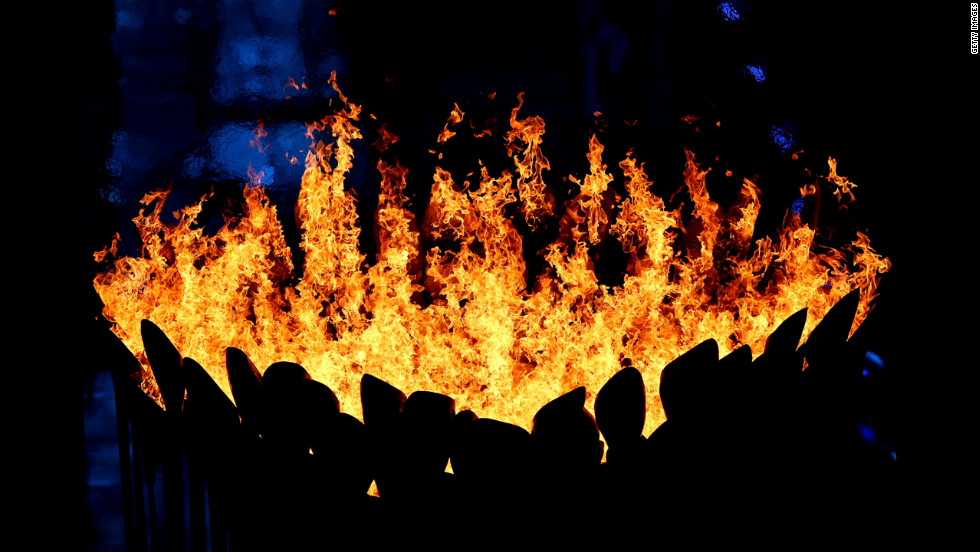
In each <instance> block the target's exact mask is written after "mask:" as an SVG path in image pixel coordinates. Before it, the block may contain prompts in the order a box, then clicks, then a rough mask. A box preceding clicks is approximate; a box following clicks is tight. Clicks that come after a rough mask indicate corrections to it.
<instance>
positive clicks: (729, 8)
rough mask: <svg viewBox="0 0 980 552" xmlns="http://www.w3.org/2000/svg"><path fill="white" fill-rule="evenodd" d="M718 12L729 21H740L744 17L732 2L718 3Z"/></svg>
mask: <svg viewBox="0 0 980 552" xmlns="http://www.w3.org/2000/svg"><path fill="white" fill-rule="evenodd" d="M718 12H719V13H720V14H721V16H722V17H724V18H725V19H726V20H728V21H738V20H739V19H740V18H741V17H742V16H740V15H739V13H738V10H736V9H735V5H734V4H732V3H731V2H722V3H721V4H718Z"/></svg>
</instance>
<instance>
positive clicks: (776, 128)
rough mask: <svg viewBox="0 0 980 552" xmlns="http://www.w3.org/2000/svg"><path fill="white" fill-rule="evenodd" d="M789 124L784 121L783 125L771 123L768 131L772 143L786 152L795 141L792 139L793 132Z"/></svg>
mask: <svg viewBox="0 0 980 552" xmlns="http://www.w3.org/2000/svg"><path fill="white" fill-rule="evenodd" d="M790 126H791V125H790V123H785V124H783V125H772V129H771V130H770V131H769V136H770V138H771V139H772V143H773V144H775V145H776V147H777V148H779V151H782V152H787V151H789V150H790V149H791V148H792V147H793V146H795V145H796V141H795V140H793V132H792V130H790Z"/></svg>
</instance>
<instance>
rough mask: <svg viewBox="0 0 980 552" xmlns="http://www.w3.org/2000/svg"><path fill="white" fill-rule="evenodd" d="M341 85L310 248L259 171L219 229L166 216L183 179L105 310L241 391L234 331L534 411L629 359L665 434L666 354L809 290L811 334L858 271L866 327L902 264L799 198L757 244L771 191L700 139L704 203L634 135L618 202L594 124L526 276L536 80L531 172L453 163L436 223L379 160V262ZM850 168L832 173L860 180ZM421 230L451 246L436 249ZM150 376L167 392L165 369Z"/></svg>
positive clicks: (436, 182) (515, 141) (314, 186)
mask: <svg viewBox="0 0 980 552" xmlns="http://www.w3.org/2000/svg"><path fill="white" fill-rule="evenodd" d="M331 84H333V86H334V87H335V88H336V82H335V80H331ZM338 93H339V90H338ZM339 97H340V99H341V103H342V107H341V109H340V110H339V111H338V112H337V113H335V114H332V115H329V116H327V117H325V118H324V119H323V120H321V121H318V122H316V123H313V124H311V125H309V136H310V137H311V138H312V137H313V136H314V131H317V130H319V131H327V130H329V132H331V133H332V135H333V137H334V142H333V143H330V144H324V143H323V142H317V143H315V144H313V145H312V146H311V148H310V149H309V152H308V154H307V159H306V171H305V173H304V175H303V179H302V188H301V191H300V193H299V197H298V200H297V204H296V212H295V215H296V218H297V221H298V224H299V226H300V228H301V229H302V239H301V242H300V247H301V248H302V250H303V252H304V253H305V261H304V264H303V266H301V267H295V266H293V263H292V260H291V259H292V256H291V255H290V251H289V248H288V247H287V244H286V240H285V238H284V235H283V230H282V227H281V225H280V223H279V220H278V213H277V211H276V207H275V206H273V205H271V204H270V203H269V200H268V198H267V196H266V195H265V193H264V191H263V190H262V188H261V187H258V186H255V185H249V186H246V187H245V189H244V201H245V204H244V214H243V216H242V217H241V218H240V219H228V220H226V221H225V224H224V225H223V226H222V228H221V229H220V230H218V231H217V233H216V234H215V235H213V236H208V235H205V234H204V233H203V232H202V230H201V228H199V227H197V226H196V225H195V222H196V217H197V216H198V214H199V213H200V212H201V208H202V205H203V202H204V201H206V200H207V199H208V198H207V197H205V198H203V199H202V200H201V202H199V203H197V204H195V205H192V206H189V207H185V208H184V209H183V210H181V211H180V212H177V213H174V217H175V218H176V223H173V224H168V223H164V222H162V220H161V211H162V208H163V204H164V201H165V200H166V197H167V194H168V192H167V191H159V192H153V193H150V194H147V195H146V197H144V198H143V200H142V203H143V204H144V205H145V206H146V208H145V209H144V210H143V211H142V212H141V213H140V215H139V216H138V217H136V218H135V219H134V221H133V222H134V223H135V224H136V227H137V229H138V231H139V235H140V238H141V240H142V242H143V246H142V250H141V254H140V256H139V257H135V258H133V257H123V258H117V257H116V243H117V241H118V236H117V237H116V238H115V239H114V240H113V242H112V245H111V246H110V247H109V248H107V249H105V250H103V251H101V252H98V253H96V254H95V258H96V260H98V261H101V262H111V266H110V267H108V269H107V270H106V271H105V272H103V273H101V274H98V275H97V276H96V278H95V282H94V284H95V288H96V290H97V291H98V293H99V295H100V297H101V298H102V300H103V302H104V304H105V308H104V311H103V313H104V316H105V317H106V318H107V319H108V320H109V321H111V322H113V323H114V324H113V331H114V332H115V333H116V335H117V336H119V338H120V339H122V340H123V341H124V342H125V344H126V345H127V346H128V347H129V348H130V350H131V351H132V352H133V353H134V354H135V355H136V357H137V358H138V359H139V360H140V361H141V362H142V363H143V365H144V366H147V361H146V356H145V353H144V351H143V345H142V342H141V340H140V330H139V327H140V321H141V320H143V319H150V320H151V321H152V322H154V323H155V324H156V325H157V326H159V327H160V328H161V329H162V330H163V331H164V332H166V334H167V335H168V336H169V337H170V338H171V339H172V340H173V342H174V344H175V345H176V346H177V348H178V350H180V351H181V354H182V355H184V356H189V357H193V358H194V359H196V360H197V361H198V362H199V363H200V364H201V365H202V366H204V367H205V368H206V369H207V370H208V372H209V373H210V374H211V375H212V377H214V379H215V380H216V381H217V382H218V383H219V385H221V387H222V388H223V389H225V390H226V392H227V391H228V390H229V389H230V388H229V384H228V381H227V375H226V372H225V369H224V358H225V357H224V355H225V349H226V348H227V347H236V348H239V349H241V350H243V351H245V352H246V354H247V355H248V356H249V357H250V358H251V359H252V361H253V362H254V363H255V365H256V366H258V367H259V368H260V369H264V368H265V367H267V366H269V365H270V364H272V363H273V362H276V361H292V362H297V363H299V364H301V365H303V366H304V367H305V368H306V369H307V370H308V371H309V372H310V374H311V375H312V376H313V377H314V378H315V379H317V380H319V381H322V382H323V383H325V384H327V385H328V386H329V387H330V388H331V389H333V390H334V391H335V392H336V394H337V396H338V397H339V399H340V401H341V403H342V404H341V407H342V410H344V411H346V412H351V413H354V414H355V415H357V414H359V413H360V412H361V411H360V408H361V407H360V402H359V399H358V397H359V394H358V389H359V382H360V379H361V376H362V375H363V374H365V373H369V374H373V375H375V376H377V377H379V378H382V379H384V380H386V381H388V382H390V383H391V384H393V385H395V386H396V387H398V388H400V389H403V390H405V391H407V392H411V391H415V390H430V391H436V392H439V393H444V394H446V395H449V396H451V397H453V398H454V399H455V400H456V402H457V408H459V409H467V408H468V409H472V410H474V411H475V412H477V413H478V414H479V415H481V416H489V417H493V418H496V419H499V420H503V421H507V422H511V423H515V424H518V425H522V426H524V427H528V424H529V423H530V421H531V419H532V417H533V415H534V413H535V412H536V411H537V410H538V409H539V408H540V407H541V406H543V405H544V404H545V403H547V402H548V401H550V400H551V399H553V398H555V397H557V396H558V395H560V394H562V393H563V392H566V391H569V390H571V389H573V388H575V387H578V386H583V385H584V386H586V388H587V389H588V390H589V391H590V395H589V399H588V407H589V408H590V409H591V408H592V405H593V402H594V394H593V393H594V392H595V391H596V390H598V389H599V388H600V387H601V386H602V384H603V383H605V382H606V381H607V380H608V379H609V377H611V376H612V375H613V374H614V373H616V372H617V371H618V370H619V369H620V368H621V367H622V365H623V364H624V363H625V362H627V361H628V362H629V363H631V364H632V366H634V367H636V368H637V369H638V370H640V371H641V373H642V374H643V375H644V379H645V381H646V384H647V385H646V392H647V394H648V397H647V404H649V405H651V408H649V409H648V413H647V421H646V426H645V433H647V434H649V433H650V432H652V431H653V430H654V429H655V428H656V427H657V426H658V425H659V424H660V423H662V421H663V420H664V414H663V410H662V407H661V404H660V400H659V390H658V382H659V380H660V371H661V369H662V368H663V367H664V366H665V365H666V364H667V363H668V362H670V361H671V360H673V359H674V358H676V357H677V356H678V355H679V354H681V353H682V352H684V351H686V350H688V349H690V348H691V347H693V346H694V345H696V344H697V343H700V342H701V341H703V340H705V339H708V338H714V339H715V340H716V341H717V342H718V344H719V347H720V349H721V351H722V353H728V352H730V351H732V350H734V349H735V348H737V347H739V346H741V345H749V346H750V347H751V349H752V351H753V353H754V354H760V353H761V352H762V350H763V348H764V345H765V339H766V337H767V336H768V335H769V334H770V333H771V332H772V331H773V330H774V329H775V328H776V326H777V325H778V324H780V323H781V322H782V321H783V320H785V319H786V318H787V317H788V316H790V315H791V314H792V313H794V312H796V311H798V310H799V309H802V308H804V307H807V308H809V320H808V322H807V326H806V329H805V331H804V336H806V335H808V334H809V333H810V331H811V330H812V329H813V327H814V326H815V325H816V323H817V322H818V321H819V320H820V319H821V318H822V317H823V316H824V314H825V313H826V312H827V311H828V310H829V309H830V307H831V306H833V305H834V303H835V302H836V301H837V300H838V299H839V298H841V297H842V296H844V295H845V294H846V293H847V292H849V291H851V290H852V289H856V288H860V289H861V302H860V307H859V310H858V315H857V317H856V319H855V321H854V328H856V327H857V326H858V325H859V324H860V323H861V322H862V321H863V320H864V318H865V317H866V316H867V314H868V312H869V310H870V307H871V301H872V299H873V298H874V297H875V295H876V287H877V284H878V280H879V278H880V275H881V273H882V272H885V271H887V270H888V268H889V267H890V263H889V261H888V259H885V258H883V257H882V256H880V255H878V254H877V253H876V252H875V251H874V250H873V249H872V248H871V245H870V242H869V239H868V237H867V236H866V235H864V234H860V233H859V234H858V237H857V240H856V241H855V242H854V243H853V244H851V245H850V246H849V247H847V248H844V250H842V251H837V250H831V249H828V250H818V248H817V247H816V246H815V245H814V230H813V229H811V228H809V227H808V226H807V225H806V224H804V223H803V222H801V221H800V219H799V217H795V216H791V215H790V214H789V213H787V215H786V217H785V218H784V221H783V226H782V229H781V230H780V233H779V236H778V243H777V244H774V243H773V241H772V240H771V239H770V238H768V237H766V238H762V239H758V240H756V241H755V242H754V243H753V242H752V235H753V230H754V226H755V221H756V217H757V216H758V213H759V207H760V191H759V189H758V188H757V187H756V186H755V184H754V183H753V182H751V181H750V180H743V182H742V183H741V188H740V192H739V195H738V199H737V200H736V201H735V203H734V205H732V206H731V207H730V208H729V209H728V210H727V212H726V211H725V210H723V209H722V208H721V207H720V206H719V205H718V204H717V203H715V202H714V201H712V200H711V198H710V197H709V195H708V192H707V189H706V187H705V175H706V174H707V171H705V170H702V169H701V168H700V167H699V165H698V164H697V162H696V161H695V156H694V154H693V153H691V152H687V163H686V168H685V170H684V178H685V182H686V188H687V191H688V194H689V196H690V198H691V200H692V201H693V207H694V208H693V215H692V216H691V217H690V220H688V221H686V222H685V221H684V220H682V215H681V212H680V208H678V209H675V210H673V211H668V210H667V208H666V206H665V204H664V201H663V200H662V199H660V198H658V197H657V196H655V195H654V194H653V193H652V192H651V191H650V187H651V185H652V183H651V181H650V180H649V179H648V177H647V176H646V174H645V172H644V170H643V166H642V165H641V164H638V163H637V161H636V160H635V159H634V158H633V156H632V153H630V154H628V155H627V157H626V159H624V160H623V161H622V162H620V163H619V168H620V170H621V171H622V174H623V178H624V187H625V190H626V192H627V194H628V196H627V197H626V198H625V199H621V198H619V197H617V196H616V194H615V193H614V192H613V191H612V189H610V188H609V184H610V183H611V182H612V181H613V180H614V179H615V178H616V177H615V176H613V175H612V174H610V173H609V172H608V167H607V166H606V165H605V164H604V163H603V161H602V153H603V146H602V145H601V144H600V143H599V141H598V139H597V138H596V137H595V136H593V137H592V140H591V141H590V143H589V152H588V154H587V158H588V160H589V163H590V166H591V169H590V172H589V174H588V175H586V176H585V178H584V181H583V182H581V183H580V190H579V193H578V195H577V196H576V197H574V198H573V199H572V200H571V201H570V202H569V204H568V205H567V206H566V208H565V210H564V214H563V215H562V218H561V221H560V225H561V226H560V231H559V238H558V240H557V241H556V242H555V243H553V244H552V245H550V246H548V247H547V248H546V249H545V250H544V251H542V252H541V254H543V256H544V259H545V260H546V262H547V267H546V269H545V270H544V272H543V273H541V274H538V275H537V276H536V279H535V281H534V285H533V286H532V288H533V291H530V292H529V291H526V290H527V289H528V288H527V285H526V284H527V278H528V274H527V268H526V264H525V261H524V258H523V256H522V237H521V235H520V234H519V233H518V232H517V230H516V228H515V226H514V223H513V222H512V221H511V220H510V219H509V218H508V216H507V215H506V214H505V212H506V209H507V207H508V206H509V205H511V204H513V203H515V202H518V201H520V205H521V211H522V213H523V214H524V216H525V217H526V218H527V220H528V222H529V223H532V224H533V223H537V222H540V221H541V220H543V219H544V217H545V215H546V214H548V213H551V212H552V211H551V209H552V207H553V205H554V204H553V203H549V202H553V201H554V200H553V197H554V196H553V195H549V193H548V191H547V187H546V186H545V184H544V180H543V177H542V174H543V171H544V170H546V169H549V168H550V167H549V165H548V161H547V159H546V158H545V157H544V155H543V153H542V152H541V149H540V146H541V136H542V135H543V133H544V123H543V121H541V120H540V118H537V117H531V118H528V119H524V120H518V119H517V110H518V109H519V108H520V102H521V98H520V96H519V97H518V102H519V103H518V107H517V108H515V109H514V110H513V112H512V114H511V128H512V130H511V131H510V132H509V133H508V135H507V138H506V140H507V143H508V152H509V154H510V155H512V156H513V158H514V161H515V165H516V168H517V173H516V175H512V174H510V173H509V172H507V171H504V172H503V173H502V174H501V175H499V176H493V175H491V174H489V171H488V169H487V168H486V167H481V170H480V176H479V183H478V184H476V185H472V186H471V185H469V184H468V183H466V184H465V186H464V187H463V188H460V187H459V186H458V185H457V184H456V183H455V182H454V180H453V176H452V175H451V174H450V173H449V172H448V171H445V170H443V169H441V168H437V169H436V171H435V175H434V177H433V183H432V193H431V201H430V203H429V205H428V208H427V210H426V212H425V216H424V219H423V221H422V229H421V230H420V229H419V227H418V224H417V223H416V221H415V219H414V216H413V215H412V213H411V211H409V210H408V209H407V208H406V207H405V206H406V202H407V201H408V199H407V197H406V195H405V188H406V179H407V172H408V171H407V169H405V168H404V167H403V166H401V165H400V164H398V163H397V162H396V163H395V164H394V165H389V164H387V163H385V162H379V163H378V164H377V170H378V171H379V173H380V175H381V185H380V193H379V196H378V209H377V211H376V213H375V218H374V225H373V226H374V233H375V236H374V238H375V240H376V242H377V244H378V248H377V251H378V253H377V257H376V259H375V262H374V264H373V265H370V266H369V265H368V264H367V263H366V262H365V257H364V255H363V254H362V253H361V252H360V249H359V240H360V227H359V224H358V219H357V211H356V208H355V199H354V197H353V196H352V195H351V193H349V192H348V191H345V178H346V176H347V174H348V173H349V171H350V170H351V168H352V167H353V157H354V154H353V150H352V148H351V145H350V144H351V142H352V141H353V140H356V139H360V138H361V134H360V131H359V130H358V129H357V127H356V126H354V124H353V122H354V121H356V120H357V117H358V115H359V113H360V107H359V106H356V105H353V104H350V103H349V102H348V101H347V99H346V98H345V97H344V96H343V95H342V94H339ZM457 112H458V114H459V119H460V120H461V118H462V116H463V114H462V112H461V111H459V109H458V107H457V108H456V109H455V110H454V112H453V113H454V115H453V116H451V119H450V122H453V119H454V118H455V117H456V115H455V114H456V113H457ZM455 122H459V121H455ZM454 124H455V123H454ZM448 127H449V125H448V124H447V126H446V131H448ZM393 141H394V139H392V138H388V139H385V140H383V141H382V143H383V144H390V143H392V142H393ZM379 149H380V148H379ZM833 168H834V167H833V163H832V164H831V177H830V180H831V182H832V183H833V184H836V185H838V186H840V187H842V188H843V186H842V185H841V184H840V183H839V182H838V181H837V180H835V179H834V177H835V176H836V173H835V172H834V170H833ZM572 180H573V181H574V179H572ZM850 187H853V185H850ZM804 193H805V192H804ZM617 205H618V212H617V211H616V210H615V209H614V207H615V206H617ZM151 206H152V207H151ZM614 214H615V216H614ZM421 232H425V233H427V234H428V235H430V236H431V237H432V238H433V239H434V240H435V244H436V245H435V246H434V247H432V248H431V249H430V250H429V251H426V252H425V254H424V256H423V254H422V253H423V252H422V250H421ZM610 235H611V236H614V237H615V239H617V240H619V241H620V242H621V243H622V246H623V250H624V251H625V252H626V253H627V254H628V255H629V263H628V273H627V274H626V276H625V278H624V281H623V284H622V285H621V286H616V287H608V286H603V285H600V284H599V280H598V278H597V276H596V273H595V270H594V267H593V263H594V262H595V259H593V258H592V257H591V256H590V247H592V246H594V245H596V244H598V243H600V242H602V240H604V239H608V236H610ZM424 290H427V291H428V293H429V294H430V295H431V297H433V300H432V302H431V304H429V305H427V306H422V305H421V301H420V299H419V297H421V294H422V292H423V291H424ZM852 330H853V328H852ZM144 378H145V387H146V389H147V390H148V392H150V393H151V394H152V393H154V392H155V391H154V385H153V381H152V377H151V376H150V373H149V371H148V370H147V371H145V372H144ZM229 395H230V393H229Z"/></svg>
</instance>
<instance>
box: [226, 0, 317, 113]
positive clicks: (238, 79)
mask: <svg viewBox="0 0 980 552" xmlns="http://www.w3.org/2000/svg"><path fill="white" fill-rule="evenodd" d="M301 11H302V2H298V1H289V2H269V1H261V0H259V1H256V2H254V3H251V4H242V3H238V2H232V1H226V2H223V3H222V7H221V10H220V15H219V17H220V18H221V19H222V22H223V26H222V29H221V31H222V32H221V34H220V35H219V42H218V48H217V52H216V54H217V58H216V64H215V80H214V88H212V90H211V95H212V97H213V98H214V99H215V100H216V101H217V102H219V103H223V104H229V103H234V102H239V101H243V100H244V101H254V100H283V99H285V96H286V95H287V94H286V93H285V92H284V90H283V87H285V86H286V83H287V82H289V79H290V78H292V79H293V80H294V81H295V82H301V79H302V78H303V77H304V76H306V75H307V74H308V71H307V69H306V64H305V62H304V60H303V48H302V45H301V43H300V33H299V32H298V22H299V19H300V16H301ZM249 12H252V13H251V14H250V13H249ZM253 15H254V16H255V17H260V18H261V19H262V20H263V21H264V22H265V24H264V25H262V26H261V27H258V26H257V25H255V23H254V22H253ZM259 28H261V29H262V32H259V30H258V29H259ZM304 93H307V91H306V90H303V89H300V90H292V89H291V90H290V94H289V95H290V96H296V95H300V94H304Z"/></svg>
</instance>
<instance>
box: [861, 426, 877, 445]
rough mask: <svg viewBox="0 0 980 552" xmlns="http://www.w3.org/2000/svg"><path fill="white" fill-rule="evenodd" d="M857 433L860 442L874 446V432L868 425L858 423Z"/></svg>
mask: <svg viewBox="0 0 980 552" xmlns="http://www.w3.org/2000/svg"><path fill="white" fill-rule="evenodd" d="M858 433H860V434H861V440H862V441H864V442H865V443H867V444H869V445H872V444H874V442H875V431H874V430H873V429H871V426H870V425H868V424H866V423H863V422H858Z"/></svg>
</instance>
